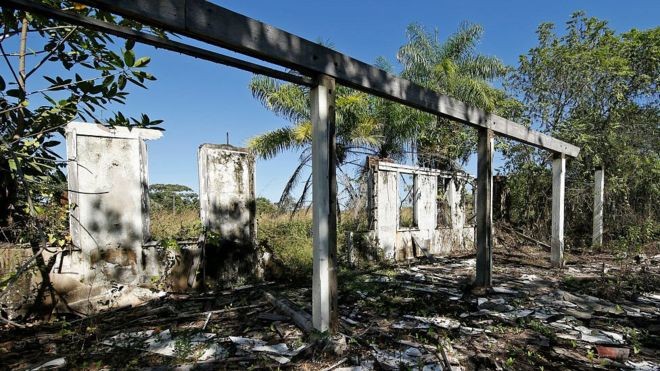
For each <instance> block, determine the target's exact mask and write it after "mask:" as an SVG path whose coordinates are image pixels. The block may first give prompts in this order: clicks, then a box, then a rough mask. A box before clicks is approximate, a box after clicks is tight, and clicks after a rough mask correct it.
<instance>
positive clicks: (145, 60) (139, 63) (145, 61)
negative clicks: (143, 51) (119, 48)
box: [133, 57, 151, 68]
mask: <svg viewBox="0 0 660 371" xmlns="http://www.w3.org/2000/svg"><path fill="white" fill-rule="evenodd" d="M150 61H151V58H149V57H142V58H140V59H138V60H137V61H135V64H133V67H135V68H140V67H144V66H146V65H147V64H149V62H150Z"/></svg>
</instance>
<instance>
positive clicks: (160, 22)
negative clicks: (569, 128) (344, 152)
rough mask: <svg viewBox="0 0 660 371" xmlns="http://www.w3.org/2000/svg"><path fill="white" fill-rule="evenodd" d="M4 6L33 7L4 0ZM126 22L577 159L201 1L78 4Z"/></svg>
mask: <svg viewBox="0 0 660 371" xmlns="http://www.w3.org/2000/svg"><path fill="white" fill-rule="evenodd" d="M6 2H7V3H9V4H15V3H17V2H21V3H35V2H34V1H28V0H21V1H17V0H6ZM80 2H81V3H86V4H89V5H92V6H96V7H98V8H100V9H104V10H108V11H111V12H113V13H116V14H119V15H121V16H123V17H126V18H131V19H134V20H137V21H140V22H142V23H144V24H147V25H150V26H156V27H161V28H163V29H164V30H166V31H170V32H174V33H179V34H182V35H185V36H189V37H191V38H194V39H197V40H200V41H205V42H208V43H210V44H213V45H217V46H220V47H223V48H226V49H229V50H232V51H235V52H238V53H242V54H245V55H248V56H251V57H254V58H259V59H262V60H264V61H267V62H270V63H275V64H278V65H281V66H284V67H288V68H291V69H294V70H297V71H299V72H301V73H303V74H305V75H308V76H316V75H319V74H323V75H328V76H330V77H334V78H335V79H336V81H337V82H338V83H340V84H342V85H345V86H349V87H352V88H355V89H357V90H361V91H364V92H367V93H370V94H374V95H376V96H380V97H383V98H386V99H390V100H393V101H396V102H399V103H401V104H404V105H407V106H409V107H413V108H416V109H419V110H422V111H425V112H428V113H431V114H435V115H438V116H441V117H447V118H450V119H452V120H457V121H460V122H462V123H464V124H467V125H470V126H473V127H476V128H485V129H490V130H492V131H493V132H494V133H496V134H498V135H501V136H504V137H507V138H511V139H515V140H517V141H520V142H523V143H527V144H530V145H533V146H535V147H538V148H542V149H546V150H550V151H553V152H555V153H563V154H565V155H568V156H572V157H576V156H577V155H578V153H579V151H580V149H579V148H578V147H576V146H574V145H572V144H569V143H566V142H563V141H561V140H558V139H555V138H553V137H551V136H549V135H545V134H543V133H540V132H537V131H535V130H532V129H529V128H527V127H525V126H523V125H520V124H518V123H515V122H513V121H510V120H507V119H505V118H503V117H500V116H497V115H494V114H490V113H487V112H485V111H484V110H482V109H479V108H476V107H473V106H469V105H467V104H465V103H463V102H461V101H458V100H456V99H453V98H451V97H448V96H446V95H443V94H439V93H436V92H435V91H433V90H430V89H426V88H423V87H421V86H419V85H417V84H414V83H413V82H411V81H408V80H405V79H402V78H399V77H397V76H395V75H392V74H390V73H388V72H386V71H384V70H381V69H379V68H376V67H374V66H371V65H369V64H367V63H364V62H362V61H359V60H357V59H354V58H351V57H350V56H348V55H345V54H342V53H339V52H337V51H334V50H332V49H330V48H327V47H325V46H323V45H320V44H317V43H314V42H311V41H309V40H306V39H303V38H300V37H298V36H296V35H293V34H290V33H288V32H286V31H283V30H280V29H278V28H276V27H273V26H270V25H267V24H265V23H262V22H259V21H257V20H255V19H252V18H249V17H246V16H243V15H241V14H239V13H236V12H233V11H231V10H228V9H226V8H223V7H221V6H218V5H215V4H212V3H210V2H207V1H204V0H81V1H80Z"/></svg>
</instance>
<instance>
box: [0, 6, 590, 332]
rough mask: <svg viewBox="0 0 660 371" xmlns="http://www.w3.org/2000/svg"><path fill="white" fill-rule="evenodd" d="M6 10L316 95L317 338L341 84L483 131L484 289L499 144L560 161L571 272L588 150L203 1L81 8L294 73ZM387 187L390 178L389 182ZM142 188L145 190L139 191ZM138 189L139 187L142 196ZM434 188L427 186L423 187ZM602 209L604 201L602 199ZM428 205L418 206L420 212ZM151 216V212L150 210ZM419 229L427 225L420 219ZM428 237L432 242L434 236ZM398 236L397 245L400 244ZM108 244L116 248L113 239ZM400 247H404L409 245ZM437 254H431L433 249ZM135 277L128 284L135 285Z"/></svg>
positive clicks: (328, 327) (555, 165) (328, 300)
mask: <svg viewBox="0 0 660 371" xmlns="http://www.w3.org/2000/svg"><path fill="white" fill-rule="evenodd" d="M4 3H5V4H6V6H8V7H13V8H16V9H21V10H25V11H29V12H35V13H37V14H41V15H44V16H47V17H50V18H55V19H59V20H63V21H66V22H69V23H71V24H76V25H80V26H82V27H91V28H93V29H95V30H98V31H102V32H105V33H108V34H111V35H114V36H118V37H122V38H126V39H130V40H133V41H138V42H141V43H146V44H149V45H152V46H156V47H160V48H164V49H167V50H172V51H175V52H179V53H183V54H187V55H190V56H193V57H197V58H201V59H205V60H208V61H212V62H215V63H220V64H224V65H228V66H232V67H236V68H240V69H243V70H246V71H250V72H253V73H259V74H262V75H267V76H270V77H274V78H278V79H281V80H284V81H287V82H291V83H295V84H300V85H303V86H308V87H310V93H311V94H310V108H311V109H310V121H311V123H312V169H313V172H312V174H313V175H312V195H313V200H312V201H313V202H312V211H313V212H312V216H313V222H312V223H313V228H312V236H313V273H312V319H313V327H314V328H315V329H316V330H318V331H321V332H323V331H330V332H334V331H336V329H337V328H338V308H337V270H336V266H337V251H336V247H337V246H336V245H337V233H336V220H337V218H336V217H337V199H336V198H337V184H336V174H335V168H336V161H337V156H336V152H335V151H336V129H335V86H336V84H341V85H343V86H347V87H350V88H353V89H356V90H359V91H362V92H364V93H367V94H372V95H376V96H379V97H381V98H384V99H388V100H390V101H394V102H397V103H400V104H403V105H406V106H408V107H411V108H413V109H418V110H421V111H423V112H426V113H429V114H432V115H436V116H438V117H444V118H448V119H451V120H454V121H456V122H460V123H462V124H464V125H467V126H470V127H472V128H475V129H476V130H477V135H478V144H477V179H476V187H475V188H476V210H475V230H476V238H475V242H476V243H475V245H476V267H475V268H476V269H475V280H474V284H475V286H476V287H480V288H488V287H490V286H491V285H492V273H493V219H492V216H493V215H492V214H493V153H494V137H495V136H496V135H498V136H501V137H504V138H508V139H512V140H515V141H518V142H521V143H525V144H528V145H531V146H535V147H537V148H540V149H543V150H546V151H548V152H549V153H551V154H552V157H553V161H552V228H551V235H552V239H551V254H550V261H551V263H552V265H553V266H554V267H562V266H563V264H564V198H565V197H564V196H565V178H566V159H567V158H568V157H577V156H578V154H579V152H580V148H579V147H576V146H574V145H572V144H570V143H566V142H564V141H561V140H558V139H556V138H553V137H551V136H549V135H546V134H543V133H540V132H537V131H535V130H533V129H531V128H529V127H526V126H524V125H521V124H519V123H516V122H513V121H511V120H508V119H506V118H504V117H501V116H498V115H495V114H492V113H488V112H486V111H484V110H482V109H479V108H477V107H473V106H470V105H468V104H466V103H464V102H461V101H459V100H456V99H454V98H452V97H449V96H446V95H444V94H441V93H438V92H436V91H433V90H431V89H428V88H425V87H423V86H420V85H417V84H415V83H413V82H411V81H409V80H406V79H404V78H401V77H399V76H395V75H393V74H391V73H388V72H386V71H384V70H381V69H379V68H377V67H374V66H372V65H369V64H367V63H364V62H362V61H359V60H357V59H355V58H352V57H350V56H348V55H345V54H342V53H340V52H338V51H336V50H332V49H330V48H328V47H326V46H323V45H320V44H318V43H314V42H311V41H309V40H306V39H303V38H301V37H298V36H296V35H294V34H291V33H289V32H286V31H284V30H281V29H278V28H276V27H273V26H270V25H268V24H265V23H262V22H260V21H258V20H255V19H252V18H249V17H246V16H244V15H242V14H239V13H236V12H233V11H231V10H229V9H226V8H224V7H222V6H219V5H216V4H213V3H211V2H207V1H201V0H195V1H192V0H160V1H150V0H135V1H119V2H117V1H111V0H93V1H92V0H81V1H80V3H82V4H85V5H89V6H93V7H96V8H98V9H100V10H103V11H108V12H110V13H113V14H115V15H118V16H120V17H123V18H125V19H127V20H134V21H138V22H141V23H142V24H144V25H145V26H153V27H158V28H159V29H161V30H163V31H164V32H170V33H173V34H179V35H182V36H185V37H189V38H192V39H195V40H196V41H199V42H201V43H206V44H209V45H212V46H216V47H221V48H224V49H227V50H230V51H232V52H237V53H238V54H240V55H243V56H247V57H252V58H256V59H258V60H261V61H265V62H267V63H271V64H273V65H277V66H281V67H283V68H286V69H287V71H284V70H281V69H275V68H271V67H268V66H266V65H262V64H258V63H253V62H250V61H247V60H243V59H240V58H235V57H232V56H228V55H224V54H221V53H218V52H215V51H212V50H210V49H208V48H202V47H197V46H193V45H191V44H187V43H185V42H178V41H173V40H169V39H164V38H160V37H158V36H155V35H153V34H147V33H144V32H138V31H136V30H133V29H130V28H127V27H123V26H118V25H114V24H109V23H106V22H104V21H102V20H99V19H92V18H89V17H85V16H80V15H72V14H71V13H68V12H66V11H62V10H60V9H55V8H51V7H47V6H44V5H43V4H41V3H40V2H37V1H30V0H5V1H4ZM291 70H293V71H295V72H296V73H289V72H288V71H291ZM132 146H136V144H132ZM138 158H139V157H138ZM131 161H135V158H132V160H131ZM113 166H114V165H113ZM136 168H139V167H136ZM102 178H105V177H102ZM387 179H390V177H389V175H388V177H387ZM421 179H423V178H420V181H421ZM427 180H428V179H427ZM388 184H389V183H388ZM139 186H142V185H141V184H140V185H139ZM139 186H137V185H136V187H137V188H139ZM426 186H428V185H425V186H424V187H426ZM420 187H421V185H420ZM386 193H387V192H386ZM135 194H136V195H138V194H140V192H139V191H138V192H136V193H135ZM594 201H595V203H598V200H597V199H596V200H594ZM418 204H419V202H418ZM424 204H425V205H430V204H432V202H430V201H428V200H427V201H424ZM421 205H422V204H419V206H421ZM92 206H93V205H92ZM419 206H418V207H419ZM413 208H414V206H413ZM145 209H146V208H142V209H141V210H142V212H144V210H145ZM81 215H84V213H82V212H81ZM141 215H144V214H141ZM141 215H140V216H141ZM418 217H419V216H418ZM122 220H123V219H115V220H114V221H113V223H116V224H117V223H118V225H122V223H123V221H122ZM399 220H400V219H399ZM413 221H414V217H413ZM417 221H418V222H419V221H420V220H419V218H418V219H417ZM133 223H134V224H133ZM383 223H390V224H389V225H387V224H383ZM596 223H597V221H595V222H594V225H597V224H596ZM83 224H84V221H83ZM375 224H376V223H375ZM432 224H433V223H429V225H427V226H424V227H425V228H426V227H429V229H427V230H430V226H431V225H432ZM128 225H131V228H136V229H135V230H134V231H133V232H132V233H134V234H135V236H131V238H134V239H135V240H139V239H144V238H145V237H146V235H145V233H144V232H142V233H140V232H139V228H140V227H142V228H144V227H145V225H146V223H145V222H143V223H140V222H135V221H133V222H131V223H130V224H127V226H128ZM98 227H99V228H100V227H101V226H100V225H99V226H98ZM394 227H395V228H396V223H394ZM379 228H380V229H381V230H382V231H384V230H387V228H390V229H392V225H391V219H390V220H389V221H386V220H385V219H383V220H381V224H380V227H379ZM420 231H421V228H420ZM379 233H380V232H379ZM596 234H597V233H596ZM404 235H405V234H402V235H401V236H402V238H405V237H403V236H404ZM413 235H415V236H417V235H418V234H411V237H409V239H413V238H412V236H413ZM107 236H116V237H120V236H121V234H119V233H117V234H115V233H111V234H108V235H107ZM419 236H420V237H419V239H420V242H419V243H418V246H419V247H420V248H421V247H424V244H426V242H424V241H422V238H421V237H423V236H421V234H419ZM427 236H428V237H427V238H428V240H429V241H430V240H431V236H430V234H428V235H427ZM596 237H598V236H596ZM78 238H80V236H78ZM388 238H390V240H389V241H390V242H388V245H386V246H387V248H388V249H389V250H388V251H389V253H390V254H394V253H396V251H398V249H399V246H398V245H396V243H394V244H393V243H392V234H391V231H390V233H389V237H388ZM397 238H398V237H394V240H396V239H397ZM415 238H417V237H415ZM434 238H435V237H434ZM413 240H414V239H413ZM103 242H105V243H107V242H108V241H103ZM131 246H133V247H129V246H127V247H126V248H127V249H128V250H127V252H129V255H130V251H133V252H135V251H136V249H137V247H135V246H137V245H131ZM401 248H403V244H402V245H401ZM429 248H431V247H430V245H429ZM404 250H405V249H404ZM137 255H139V254H136V256H135V257H130V256H129V259H130V260H129V261H122V263H123V267H126V265H125V263H128V265H131V264H133V263H134V264H135V267H131V268H129V269H123V270H121V271H122V273H125V272H126V271H129V272H130V273H131V274H133V272H137V273H138V274H140V272H144V271H145V270H146V268H147V265H148V263H146V262H148V261H151V260H149V259H145V258H144V257H142V256H139V257H138V256H137ZM90 259H91V256H90ZM122 259H123V258H122ZM90 262H91V260H90ZM145 264H147V265H145ZM126 278H127V279H128V277H126ZM122 279H124V278H122Z"/></svg>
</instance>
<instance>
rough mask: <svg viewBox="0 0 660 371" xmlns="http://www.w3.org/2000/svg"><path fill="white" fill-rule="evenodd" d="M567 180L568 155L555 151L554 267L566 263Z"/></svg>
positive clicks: (553, 190) (553, 167) (553, 186)
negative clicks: (565, 196) (565, 207)
mask: <svg viewBox="0 0 660 371" xmlns="http://www.w3.org/2000/svg"><path fill="white" fill-rule="evenodd" d="M565 180H566V157H565V156H564V155H563V154H561V153H555V154H554V155H553V160H552V242H551V246H552V249H551V250H552V251H551V254H552V255H551V258H550V262H551V263H552V266H553V267H562V266H563V265H564V192H565V189H564V183H565Z"/></svg>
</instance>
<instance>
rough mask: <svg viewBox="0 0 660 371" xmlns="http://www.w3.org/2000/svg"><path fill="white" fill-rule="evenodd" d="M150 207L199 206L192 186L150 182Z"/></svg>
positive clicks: (179, 207) (176, 208)
mask: <svg viewBox="0 0 660 371" xmlns="http://www.w3.org/2000/svg"><path fill="white" fill-rule="evenodd" d="M149 201H150V207H151V208H153V209H154V210H158V209H171V210H173V212H176V211H177V210H180V209H185V208H199V196H198V195H197V193H196V192H195V191H193V190H192V188H190V187H187V186H184V185H181V184H152V185H150V186H149Z"/></svg>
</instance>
